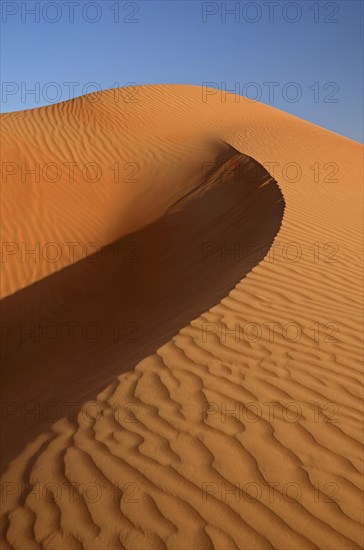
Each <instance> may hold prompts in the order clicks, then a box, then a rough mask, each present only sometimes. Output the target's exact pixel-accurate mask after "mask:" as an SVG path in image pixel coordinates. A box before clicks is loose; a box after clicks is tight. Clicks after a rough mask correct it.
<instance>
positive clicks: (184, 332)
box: [0, 86, 364, 550]
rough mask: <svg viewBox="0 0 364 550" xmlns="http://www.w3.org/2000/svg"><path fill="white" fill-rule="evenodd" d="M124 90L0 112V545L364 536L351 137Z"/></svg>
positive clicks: (309, 544) (164, 89)
mask: <svg viewBox="0 0 364 550" xmlns="http://www.w3.org/2000/svg"><path fill="white" fill-rule="evenodd" d="M123 93H124V92H123V90H120V91H119V92H118V93H116V92H115V91H111V90H110V91H105V92H101V93H98V94H91V95H90V96H85V97H83V98H78V99H75V100H72V101H69V102H65V103H61V104H58V105H54V106H51V107H43V108H40V109H35V110H32V111H24V112H21V113H11V114H5V115H2V116H1V119H0V120H1V127H2V148H1V150H2V162H3V174H2V240H3V242H4V244H3V257H2V273H3V278H2V298H3V299H2V321H3V323H2V327H3V348H4V351H3V356H4V361H3V368H2V401H3V404H4V407H3V418H2V422H3V430H2V448H3V453H2V469H3V477H2V483H3V486H2V488H3V499H2V521H3V530H2V536H3V539H2V547H4V548H15V549H19V550H24V549H27V550H28V548H29V549H30V548H52V549H53V548H54V549H62V550H63V549H65V548H67V549H68V548H90V549H115V548H128V549H129V548H130V549H135V550H137V549H138V550H141V549H152V548H155V549H160V548H171V549H181V550H182V549H183V550H186V549H203V550H205V549H210V548H216V549H221V550H222V549H223V550H226V549H243V548H244V549H248V548H249V549H251V548H256V549H263V548H264V549H266V548H279V549H281V548H282V549H283V548H284V549H297V550H298V549H299V550H301V549H303V548H305V549H306V548H327V549H335V550H338V549H344V548H361V547H362V546H363V542H364V541H363V512H364V510H363V476H362V474H363V445H362V444H363V435H362V434H363V422H362V411H363V400H362V398H363V390H362V387H363V384H362V383H363V373H362V362H361V359H362V333H361V314H362V288H363V286H362V273H361V267H362V266H361V255H362V212H361V204H362V196H361V193H362V181H363V172H362V160H363V149H362V147H361V146H360V145H359V144H357V143H355V142H352V141H350V140H348V139H346V138H343V137H341V136H338V135H336V134H333V133H331V132H328V131H326V130H323V129H321V128H319V127H317V126H314V125H312V124H309V123H307V122H305V121H302V120H300V119H297V118H295V117H293V116H290V115H288V114H286V113H283V112H280V111H278V110H275V109H273V108H270V107H267V106H264V105H261V104H255V103H252V102H249V101H247V100H245V99H243V98H237V97H236V96H234V95H232V94H224V95H223V96H221V94H211V95H209V96H208V97H207V101H203V95H202V90H201V89H200V88H198V87H189V86H145V87H141V88H140V90H139V93H138V101H137V102H136V103H129V102H127V101H124V100H123V99H125V97H124V96H123ZM116 98H118V99H119V101H116ZM237 99H238V100H239V101H237ZM4 163H5V165H4ZM50 163H52V164H50ZM70 163H77V164H72V165H70ZM89 163H94V164H89ZM71 167H72V170H71ZM27 169H31V170H33V171H34V170H35V173H33V174H29V173H27V172H26V170H27ZM95 170H98V173H97V172H95ZM59 171H61V172H59ZM117 171H118V173H117ZM59 173H60V174H61V175H60V176H59V178H58V180H57V177H58V176H57V174H58V175H59ZM52 178H53V179H54V181H53V182H52V181H51V179H52ZM92 179H94V180H95V181H93V182H92V181H91V180H92ZM56 180H57V181H56ZM115 180H116V181H115ZM70 243H73V245H72V246H71V245H70ZM90 243H93V244H90ZM71 249H72V252H70V250H71ZM29 251H33V253H29ZM71 326H73V327H76V330H75V331H74V333H73V336H72V339H71V340H70V336H69V335H70V333H69V330H70V327H71ZM92 327H93V329H95V330H96V331H98V333H97V334H98V337H97V338H96V340H95V341H94V342H92V341H91V340H92V337H93V334H94V332H92V330H91V329H92ZM116 327H117V329H116ZM66 329H67V330H66ZM86 329H87V330H86ZM29 330H33V336H32V335H30V333H29ZM54 330H55V331H56V334H58V337H57V338H53V341H52V335H54V332H52V331H54ZM88 330H90V332H88ZM57 331H58V332H57ZM59 333H60V335H59ZM116 333H117V334H116ZM45 335H46V336H45ZM90 335H91V336H90ZM106 386H107V387H106ZM105 387H106V389H105ZM99 392H101V393H99ZM90 400H91V401H90ZM85 403H86V405H85ZM70 404H71V405H70ZM31 410H33V413H32V412H30V411H31Z"/></svg>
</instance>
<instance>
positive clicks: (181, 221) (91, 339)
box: [1, 146, 284, 468]
mask: <svg viewBox="0 0 364 550" xmlns="http://www.w3.org/2000/svg"><path fill="white" fill-rule="evenodd" d="M171 185H173V182H171ZM283 211H284V201H283V197H282V194H281V191H280V189H279V187H278V185H277V183H276V182H275V181H274V180H273V179H272V178H271V177H270V175H269V174H268V173H267V172H266V170H265V169H264V168H263V167H262V166H261V165H259V164H258V163H257V162H256V161H255V160H253V159H251V158H250V157H247V156H245V155H242V154H240V153H239V152H238V151H236V150H235V149H233V148H232V147H227V148H226V146H225V150H224V152H223V153H222V155H220V157H219V158H218V159H217V163H216V167H215V169H214V170H212V171H211V173H210V174H209V175H208V177H207V178H205V181H202V182H201V185H199V186H198V187H197V188H195V190H194V191H192V192H190V193H188V194H187V195H186V196H185V197H182V199H180V200H179V201H178V202H177V203H176V204H175V205H174V206H173V207H172V208H170V209H169V210H168V212H167V213H166V214H165V215H164V216H163V217H161V218H160V219H158V220H157V221H156V222H154V223H152V224H150V225H148V226H147V227H144V228H143V229H141V230H140V231H137V232H135V233H133V234H130V235H127V236H125V237H123V238H122V239H120V240H119V241H117V242H115V243H114V244H112V245H110V246H107V247H105V248H104V249H103V250H102V252H101V254H95V255H94V256H91V257H89V258H87V259H85V260H83V261H81V262H78V263H76V264H74V265H72V266H70V267H67V268H65V269H62V270H61V271H59V272H57V273H55V274H53V275H51V276H49V277H47V278H45V279H43V280H41V281H39V282H37V283H35V284H33V285H31V286H29V287H27V288H25V289H24V290H21V291H19V292H17V293H16V294H14V295H12V296H10V297H8V298H5V299H4V300H3V301H2V303H1V306H2V348H3V352H2V355H3V358H2V423H3V430H2V467H3V468H5V467H6V465H7V464H8V462H9V460H11V459H12V458H13V457H15V456H16V454H17V453H19V451H21V450H22V449H23V448H24V447H25V445H26V444H27V443H29V442H30V441H31V440H33V439H34V438H35V437H36V436H37V435H38V434H40V433H42V432H44V431H46V430H47V429H49V427H50V426H51V425H52V424H53V423H54V422H55V421H57V420H58V419H59V418H62V417H64V416H66V417H68V418H69V419H70V421H74V420H75V418H76V417H77V409H79V408H80V406H81V405H82V403H84V402H85V401H87V400H88V399H93V398H95V397H96V395H97V393H98V392H99V391H101V390H102V389H104V388H105V387H106V386H107V385H108V384H109V383H110V382H112V380H113V379H115V377H116V376H118V375H120V374H121V373H123V372H125V371H127V370H129V369H131V368H133V367H134V366H135V364H136V363H138V362H139V361H140V360H141V359H143V358H144V357H146V356H148V355H149V354H151V353H153V352H154V351H155V350H156V349H157V348H158V347H160V346H161V345H162V344H164V343H165V342H167V341H168V340H169V339H170V338H171V337H172V336H173V335H175V334H176V333H177V332H178V330H179V329H181V328H182V327H183V326H185V325H186V324H188V323H189V322H190V321H191V320H192V319H194V318H196V317H198V316H199V315H200V314H201V313H202V312H204V311H206V310H208V309H210V308H211V307H212V306H214V305H215V304H217V303H218V302H219V301H220V300H221V299H222V298H224V297H225V296H226V295H227V294H228V292H229V291H230V290H231V289H232V288H233V287H234V286H235V285H236V284H237V283H238V282H239V281H240V280H241V279H242V278H243V277H244V276H245V275H246V274H247V273H248V272H249V271H251V269H252V268H253V267H254V266H255V265H257V264H258V263H259V262H260V261H261V260H262V259H263V258H264V256H265V255H266V254H267V252H268V250H269V248H270V246H271V244H272V242H273V239H274V237H275V235H276V234H277V232H278V230H279V228H280V225H281V220H282V216H283Z"/></svg>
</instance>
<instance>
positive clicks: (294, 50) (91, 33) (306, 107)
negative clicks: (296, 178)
mask: <svg viewBox="0 0 364 550" xmlns="http://www.w3.org/2000/svg"><path fill="white" fill-rule="evenodd" d="M1 8H2V14H1V26H2V29H1V30H2V39H1V46H2V48H1V51H2V53H1V79H2V94H1V96H2V97H1V100H2V112H9V111H16V110H22V109H29V108H33V107H39V106H42V105H48V104H50V103H52V102H58V101H64V100H67V99H69V98H70V97H75V96H78V95H82V94H83V93H87V92H92V91H94V90H95V89H104V88H109V87H115V86H118V85H119V86H124V85H126V84H127V83H131V82H134V83H136V84H152V83H179V84H196V85H202V84H203V83H206V82H210V83H215V84H214V85H215V86H216V87H218V88H221V87H224V86H226V89H228V90H236V91H237V92H238V93H241V94H243V95H248V96H249V97H251V98H255V97H257V98H258V99H259V100H260V101H262V102H264V103H267V104H269V105H272V106H275V107H277V108H279V109H282V110H284V111H287V112H289V113H292V114H294V115H296V116H299V117H301V118H304V119H306V120H309V121H311V122H314V123H315V124H318V125H320V126H323V127H325V128H328V129H330V130H332V131H334V132H337V133H339V134H342V135H345V136H347V137H350V138H351V139H354V140H356V141H361V142H362V141H363V126H362V125H363V122H362V120H363V106H362V97H363V68H362V67H363V28H362V25H363V2H362V1H361V0H344V1H336V2H328V1H326V0H320V1H316V2H315V1H314V0H312V1H311V0H302V1H297V2H287V1H278V0H269V1H265V0H256V1H247V0H244V1H240V2H239V1H226V2H220V1H215V2H213V1H212V2H200V1H199V0H192V1H189V0H177V1H173V0H165V1H157V0H145V1H142V0H138V1H137V2H128V1H121V0H99V1H94V2H92V1H88V0H53V1H47V0H41V1H38V2H37V1H33V0H28V1H22V0H19V1H11V0H9V1H8V0H1ZM32 12H33V13H32ZM67 83H75V84H67ZM90 83H94V84H90ZM31 90H35V93H33V94H32V93H29V92H30V91H31Z"/></svg>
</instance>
